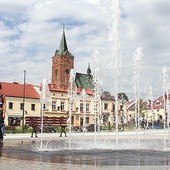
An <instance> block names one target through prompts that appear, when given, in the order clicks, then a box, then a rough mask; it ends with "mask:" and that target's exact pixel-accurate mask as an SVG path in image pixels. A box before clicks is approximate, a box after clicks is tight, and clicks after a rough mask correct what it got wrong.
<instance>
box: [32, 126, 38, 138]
mask: <svg viewBox="0 0 170 170" xmlns="http://www.w3.org/2000/svg"><path fill="white" fill-rule="evenodd" d="M34 133H35V137H36V138H37V137H38V136H37V125H36V124H35V123H32V133H31V137H33V134H34Z"/></svg>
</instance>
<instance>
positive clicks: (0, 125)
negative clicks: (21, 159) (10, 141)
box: [0, 123, 4, 142]
mask: <svg viewBox="0 0 170 170" xmlns="http://www.w3.org/2000/svg"><path fill="white" fill-rule="evenodd" d="M2 127H3V123H0V142H3V138H4V135H3V129H2Z"/></svg>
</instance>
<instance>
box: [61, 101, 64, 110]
mask: <svg viewBox="0 0 170 170" xmlns="http://www.w3.org/2000/svg"><path fill="white" fill-rule="evenodd" d="M60 108H61V111H63V110H64V102H61V105H60Z"/></svg>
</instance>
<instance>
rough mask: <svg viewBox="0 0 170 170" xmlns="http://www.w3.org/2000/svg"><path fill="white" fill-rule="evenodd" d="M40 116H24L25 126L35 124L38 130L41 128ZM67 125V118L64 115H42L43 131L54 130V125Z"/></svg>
mask: <svg viewBox="0 0 170 170" xmlns="http://www.w3.org/2000/svg"><path fill="white" fill-rule="evenodd" d="M41 122H42V120H41V117H38V116H26V117H25V124H26V126H27V127H32V126H33V125H36V126H37V129H38V131H40V130H41V128H40V127H41ZM61 126H65V127H66V126H67V118H66V117H54V116H53V117H48V116H44V117H43V131H44V132H51V131H55V128H56V127H61Z"/></svg>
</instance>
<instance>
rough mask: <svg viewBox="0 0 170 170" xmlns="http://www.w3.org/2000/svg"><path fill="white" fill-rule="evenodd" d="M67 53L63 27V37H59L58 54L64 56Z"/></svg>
mask: <svg viewBox="0 0 170 170" xmlns="http://www.w3.org/2000/svg"><path fill="white" fill-rule="evenodd" d="M67 51H68V47H67V41H66V37H65V27H64V26H63V35H62V37H61V41H60V46H59V53H58V54H65V53H66V52H67Z"/></svg>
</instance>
